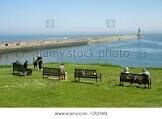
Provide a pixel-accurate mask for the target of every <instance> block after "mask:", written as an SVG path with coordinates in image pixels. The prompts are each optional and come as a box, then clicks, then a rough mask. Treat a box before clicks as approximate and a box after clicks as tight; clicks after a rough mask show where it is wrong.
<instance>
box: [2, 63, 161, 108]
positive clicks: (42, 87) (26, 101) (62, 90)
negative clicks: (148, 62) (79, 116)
mask: <svg viewBox="0 0 162 119" xmlns="http://www.w3.org/2000/svg"><path fill="white" fill-rule="evenodd" d="M46 66H50V67H57V66H58V64H46ZM65 67H66V70H67V72H68V80H67V81H61V82H58V81H56V80H52V79H50V80H47V79H42V73H41V72H40V71H34V72H33V75H32V76H29V77H19V76H13V75H11V73H12V67H0V107H161V106H162V95H161V92H162V87H161V86H162V81H161V77H162V73H161V70H160V69H150V72H151V74H152V85H153V87H152V89H150V90H148V89H143V88H136V87H135V86H134V87H126V86H125V87H120V86H117V85H118V84H119V73H120V71H121V68H120V67H114V66H108V65H105V66H104V65H102V66H101V65H75V64H65ZM75 67H80V68H81V67H83V68H93V69H97V71H98V72H102V75H103V78H102V79H103V80H102V83H101V84H100V85H96V84H95V83H93V82H92V83H74V82H72V80H73V72H74V68H75ZM131 71H132V72H136V73H139V72H140V71H141V69H131ZM141 87H142V86H141Z"/></svg>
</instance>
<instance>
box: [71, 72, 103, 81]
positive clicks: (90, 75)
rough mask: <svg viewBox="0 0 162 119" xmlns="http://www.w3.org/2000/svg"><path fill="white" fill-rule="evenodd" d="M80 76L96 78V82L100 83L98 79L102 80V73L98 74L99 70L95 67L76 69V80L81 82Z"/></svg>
mask: <svg viewBox="0 0 162 119" xmlns="http://www.w3.org/2000/svg"><path fill="white" fill-rule="evenodd" d="M80 78H91V79H95V80H96V83H98V79H99V81H100V82H101V73H100V74H97V71H96V70H94V69H75V72H74V80H75V81H79V82H80Z"/></svg>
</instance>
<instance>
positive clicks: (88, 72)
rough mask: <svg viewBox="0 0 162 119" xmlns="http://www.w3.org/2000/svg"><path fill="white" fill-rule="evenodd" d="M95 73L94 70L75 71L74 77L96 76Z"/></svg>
mask: <svg viewBox="0 0 162 119" xmlns="http://www.w3.org/2000/svg"><path fill="white" fill-rule="evenodd" d="M96 75H97V72H96V70H94V69H75V76H85V77H86V76H87V77H88V76H96Z"/></svg>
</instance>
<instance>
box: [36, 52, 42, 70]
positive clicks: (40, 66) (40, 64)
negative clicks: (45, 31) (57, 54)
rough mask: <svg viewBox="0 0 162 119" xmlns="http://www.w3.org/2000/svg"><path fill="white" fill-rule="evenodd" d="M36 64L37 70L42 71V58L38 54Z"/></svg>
mask: <svg viewBox="0 0 162 119" xmlns="http://www.w3.org/2000/svg"><path fill="white" fill-rule="evenodd" d="M37 63H38V68H39V70H42V64H43V58H42V56H41V55H40V54H38V57H37Z"/></svg>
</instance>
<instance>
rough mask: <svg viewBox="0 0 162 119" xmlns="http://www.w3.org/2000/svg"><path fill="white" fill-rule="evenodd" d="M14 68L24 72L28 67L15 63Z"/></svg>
mask: <svg viewBox="0 0 162 119" xmlns="http://www.w3.org/2000/svg"><path fill="white" fill-rule="evenodd" d="M13 70H14V71H21V72H24V71H25V70H26V69H25V68H24V65H21V64H17V63H13Z"/></svg>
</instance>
